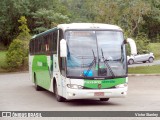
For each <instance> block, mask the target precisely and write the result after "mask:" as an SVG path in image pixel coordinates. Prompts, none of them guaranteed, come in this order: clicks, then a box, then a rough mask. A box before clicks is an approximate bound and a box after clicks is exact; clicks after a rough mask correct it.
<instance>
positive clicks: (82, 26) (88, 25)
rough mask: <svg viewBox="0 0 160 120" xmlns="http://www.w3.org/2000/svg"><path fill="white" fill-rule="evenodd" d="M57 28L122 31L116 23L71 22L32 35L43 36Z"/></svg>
mask: <svg viewBox="0 0 160 120" xmlns="http://www.w3.org/2000/svg"><path fill="white" fill-rule="evenodd" d="M57 29H62V30H63V31H65V30H71V29H77V30H81V29H83V30H84V29H88V30H89V29H92V30H93V29H96V30H97V29H105V30H120V31H122V29H121V28H120V27H118V26H116V25H110V24H102V23H70V24H59V25H58V26H57V27H54V28H52V29H49V30H47V31H44V32H42V33H39V34H37V35H34V36H33V37H32V39H34V38H36V37H39V36H43V35H46V34H48V33H50V32H52V31H55V30H57Z"/></svg>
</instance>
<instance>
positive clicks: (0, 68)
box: [0, 51, 7, 72]
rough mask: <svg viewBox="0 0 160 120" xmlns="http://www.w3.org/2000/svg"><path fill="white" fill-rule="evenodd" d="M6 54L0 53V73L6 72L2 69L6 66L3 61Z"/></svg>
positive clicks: (4, 52)
mask: <svg viewBox="0 0 160 120" xmlns="http://www.w3.org/2000/svg"><path fill="white" fill-rule="evenodd" d="M6 53H7V52H6V51H0V72H6V70H5V69H3V67H4V66H6V65H7V64H6V60H5V57H6Z"/></svg>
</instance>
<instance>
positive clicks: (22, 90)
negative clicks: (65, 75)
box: [0, 73, 160, 111]
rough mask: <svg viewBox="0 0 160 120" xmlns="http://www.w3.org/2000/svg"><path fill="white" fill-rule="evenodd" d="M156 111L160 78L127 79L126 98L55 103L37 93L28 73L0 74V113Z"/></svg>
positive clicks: (45, 94) (159, 107) (46, 94)
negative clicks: (106, 100)
mask: <svg viewBox="0 0 160 120" xmlns="http://www.w3.org/2000/svg"><path fill="white" fill-rule="evenodd" d="M137 110H138V111H159V110H160V76H130V77H129V90H128V95H127V97H126V98H111V99H110V100H109V101H108V102H102V101H99V100H71V101H67V102H63V103H61V102H57V101H56V99H55V97H54V95H53V94H52V93H51V92H48V91H36V90H35V88H34V84H33V83H32V82H31V81H30V80H29V74H28V73H14V74H13V73H12V74H0V111H137Z"/></svg>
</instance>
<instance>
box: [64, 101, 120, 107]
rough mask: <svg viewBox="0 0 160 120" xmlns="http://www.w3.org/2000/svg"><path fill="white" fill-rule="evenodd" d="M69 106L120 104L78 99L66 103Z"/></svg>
mask: <svg viewBox="0 0 160 120" xmlns="http://www.w3.org/2000/svg"><path fill="white" fill-rule="evenodd" d="M66 102H67V104H68V105H69V106H118V105H120V104H117V103H113V102H110V101H100V100H93V99H78V100H68V101H66Z"/></svg>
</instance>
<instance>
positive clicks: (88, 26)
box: [58, 23, 122, 31]
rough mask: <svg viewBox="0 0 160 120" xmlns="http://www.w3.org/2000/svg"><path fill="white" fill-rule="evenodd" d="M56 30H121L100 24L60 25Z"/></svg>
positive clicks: (114, 26) (113, 26)
mask: <svg viewBox="0 0 160 120" xmlns="http://www.w3.org/2000/svg"><path fill="white" fill-rule="evenodd" d="M58 28H61V29H62V30H64V31H65V30H68V29H106V30H120V31H122V29H121V28H120V27H118V26H116V25H110V24H102V23H71V24H60V25H58Z"/></svg>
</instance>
